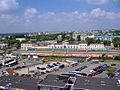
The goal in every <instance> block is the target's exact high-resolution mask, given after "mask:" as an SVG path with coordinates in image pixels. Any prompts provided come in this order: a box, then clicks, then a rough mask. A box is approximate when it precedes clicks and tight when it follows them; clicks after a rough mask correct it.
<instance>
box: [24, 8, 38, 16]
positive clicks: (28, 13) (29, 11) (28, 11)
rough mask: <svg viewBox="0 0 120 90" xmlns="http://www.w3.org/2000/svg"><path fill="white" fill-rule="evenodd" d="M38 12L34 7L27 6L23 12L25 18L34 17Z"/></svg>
mask: <svg viewBox="0 0 120 90" xmlns="http://www.w3.org/2000/svg"><path fill="white" fill-rule="evenodd" d="M37 14H38V11H37V9H36V8H27V9H26V10H25V12H24V16H25V17H26V18H32V17H35V16H36V15H37Z"/></svg>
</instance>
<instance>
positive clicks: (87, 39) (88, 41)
mask: <svg viewBox="0 0 120 90" xmlns="http://www.w3.org/2000/svg"><path fill="white" fill-rule="evenodd" d="M85 41H86V43H87V44H88V45H90V44H91V43H94V41H95V40H94V39H93V38H89V37H87V38H86V39H85Z"/></svg>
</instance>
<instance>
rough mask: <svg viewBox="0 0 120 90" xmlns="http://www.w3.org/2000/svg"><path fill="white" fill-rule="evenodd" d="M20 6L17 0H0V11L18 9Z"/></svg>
mask: <svg viewBox="0 0 120 90" xmlns="http://www.w3.org/2000/svg"><path fill="white" fill-rule="evenodd" d="M18 7H19V3H18V2H17V0H0V12H1V13H7V12H11V11H14V10H16V9H17V8H18Z"/></svg>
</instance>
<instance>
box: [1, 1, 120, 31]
mask: <svg viewBox="0 0 120 90" xmlns="http://www.w3.org/2000/svg"><path fill="white" fill-rule="evenodd" d="M98 29H99V30H101V29H103V30H105V29H120V0H0V33H22V32H44V31H85V30H98Z"/></svg>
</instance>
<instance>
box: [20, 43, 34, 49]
mask: <svg viewBox="0 0 120 90" xmlns="http://www.w3.org/2000/svg"><path fill="white" fill-rule="evenodd" d="M32 46H33V44H32V43H23V44H21V49H22V50H28V49H29V48H31V47H32Z"/></svg>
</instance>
